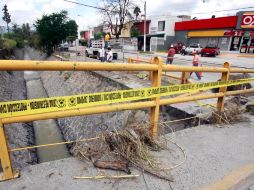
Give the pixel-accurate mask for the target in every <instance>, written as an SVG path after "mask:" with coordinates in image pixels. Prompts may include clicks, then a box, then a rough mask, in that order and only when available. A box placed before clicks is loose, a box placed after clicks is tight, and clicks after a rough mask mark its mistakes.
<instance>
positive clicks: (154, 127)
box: [150, 57, 162, 139]
mask: <svg viewBox="0 0 254 190" xmlns="http://www.w3.org/2000/svg"><path fill="white" fill-rule="evenodd" d="M153 64H157V65H158V66H159V67H158V70H157V71H153V72H152V74H151V76H152V87H160V86H161V76H162V59H161V58H159V57H155V58H154V61H153ZM153 100H154V101H155V103H156V106H155V107H152V108H151V112H150V130H151V135H152V137H153V138H154V139H156V138H157V135H158V134H157V133H158V122H159V115H160V97H156V98H154V99H153Z"/></svg>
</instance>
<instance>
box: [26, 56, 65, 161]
mask: <svg viewBox="0 0 254 190" xmlns="http://www.w3.org/2000/svg"><path fill="white" fill-rule="evenodd" d="M24 59H25V60H30V59H31V58H30V56H29V54H28V53H27V52H25V56H24ZM24 77H25V80H26V87H27V98H28V99H34V98H45V97H48V95H47V93H46V91H45V89H44V87H43V85H42V82H41V80H40V75H39V72H36V71H25V72H24ZM33 126H34V133H35V144H36V145H41V144H50V143H57V142H63V137H62V134H61V131H60V129H59V127H58V125H57V123H56V121H55V120H53V119H50V120H43V121H34V122H33ZM37 156H38V162H39V163H42V162H47V161H52V160H58V159H62V158H66V157H69V153H68V151H67V148H66V146H65V145H58V146H51V147H43V148H38V149H37Z"/></svg>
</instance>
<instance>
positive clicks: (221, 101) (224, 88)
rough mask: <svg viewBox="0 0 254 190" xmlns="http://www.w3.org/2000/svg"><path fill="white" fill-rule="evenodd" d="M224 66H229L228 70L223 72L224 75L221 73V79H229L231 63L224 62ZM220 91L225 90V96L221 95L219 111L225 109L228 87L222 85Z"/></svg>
mask: <svg viewBox="0 0 254 190" xmlns="http://www.w3.org/2000/svg"><path fill="white" fill-rule="evenodd" d="M224 68H227V69H228V71H227V72H223V73H222V75H221V81H228V79H229V75H230V64H229V63H228V62H225V63H224ZM219 92H223V93H224V96H223V97H220V98H218V101H217V110H218V112H222V111H224V103H225V97H226V96H225V95H226V92H227V87H226V86H225V87H221V88H220V89H219Z"/></svg>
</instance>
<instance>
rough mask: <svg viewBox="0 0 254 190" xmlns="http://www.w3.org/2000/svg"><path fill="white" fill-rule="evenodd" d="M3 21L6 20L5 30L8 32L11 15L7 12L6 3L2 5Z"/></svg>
mask: <svg viewBox="0 0 254 190" xmlns="http://www.w3.org/2000/svg"><path fill="white" fill-rule="evenodd" d="M3 21H4V22H6V25H7V30H8V32H10V28H9V24H10V23H11V15H10V14H9V12H8V8H7V5H6V4H5V5H4V8H3Z"/></svg>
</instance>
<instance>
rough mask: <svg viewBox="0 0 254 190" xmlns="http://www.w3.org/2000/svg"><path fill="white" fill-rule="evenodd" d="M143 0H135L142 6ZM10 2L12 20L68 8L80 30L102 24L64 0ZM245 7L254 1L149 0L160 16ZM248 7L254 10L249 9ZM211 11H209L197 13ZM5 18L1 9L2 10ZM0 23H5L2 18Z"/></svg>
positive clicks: (96, 0)
mask: <svg viewBox="0 0 254 190" xmlns="http://www.w3.org/2000/svg"><path fill="white" fill-rule="evenodd" d="M73 1H76V2H80V3H84V4H89V5H94V6H100V0H73ZM142 1H144V0H135V2H136V3H137V4H138V5H140V6H141V8H142V9H143V3H142ZM4 4H7V6H8V9H9V12H10V14H11V19H12V22H13V23H17V24H22V23H24V22H29V23H31V24H32V23H33V22H34V21H35V20H36V19H37V18H40V17H41V16H42V14H48V13H52V12H53V11H54V12H56V11H60V10H67V11H68V12H69V17H70V18H72V19H75V20H76V22H77V23H78V25H79V30H83V29H87V28H88V27H92V26H95V25H96V24H98V23H100V16H98V11H97V10H95V9H92V8H88V7H84V6H80V5H75V4H72V3H68V2H65V1H63V0H1V2H0V7H1V9H2V7H3V6H4ZM243 7H254V1H253V0H206V1H205V2H203V0H147V14H148V15H150V16H159V15H165V14H172V15H179V14H188V15H191V16H192V17H194V16H196V17H198V18H208V17H211V15H213V14H215V15H216V16H217V17H218V16H226V15H234V14H235V13H236V12H237V11H229V12H218V13H211V12H212V11H217V10H226V9H236V8H243ZM246 10H254V8H252V9H246ZM203 12H209V13H207V14H196V13H203ZM1 18H2V11H1ZM0 25H4V22H3V21H2V19H1V21H0Z"/></svg>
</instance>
